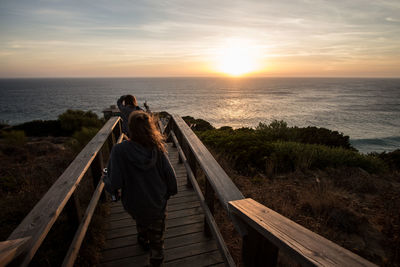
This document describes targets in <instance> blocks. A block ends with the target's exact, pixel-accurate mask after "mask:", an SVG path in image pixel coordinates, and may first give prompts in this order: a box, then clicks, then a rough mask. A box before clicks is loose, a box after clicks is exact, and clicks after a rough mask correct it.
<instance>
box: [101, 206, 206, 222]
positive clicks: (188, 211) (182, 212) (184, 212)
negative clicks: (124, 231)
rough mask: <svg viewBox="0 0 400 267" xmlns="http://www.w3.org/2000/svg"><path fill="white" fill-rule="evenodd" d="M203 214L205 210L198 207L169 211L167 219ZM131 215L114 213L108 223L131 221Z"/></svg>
mask: <svg viewBox="0 0 400 267" xmlns="http://www.w3.org/2000/svg"><path fill="white" fill-rule="evenodd" d="M201 213H203V210H202V209H201V208H200V207H199V206H197V207H194V208H188V209H184V210H178V211H169V212H168V215H167V219H175V218H180V217H185V216H190V215H195V214H201ZM131 218H132V217H131V215H129V214H128V213H127V212H125V213H114V214H111V215H110V217H109V218H108V221H109V222H110V223H112V222H115V221H120V220H125V219H131Z"/></svg>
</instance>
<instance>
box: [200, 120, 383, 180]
mask: <svg viewBox="0 0 400 267" xmlns="http://www.w3.org/2000/svg"><path fill="white" fill-rule="evenodd" d="M197 134H198V135H199V138H200V139H201V140H202V141H203V142H204V143H205V144H206V145H207V146H210V147H212V148H213V149H214V150H216V152H219V153H221V154H224V155H225V156H226V157H227V159H228V160H231V161H232V162H233V163H234V165H235V168H236V169H237V170H238V171H239V172H242V173H243V172H245V173H246V172H253V171H252V170H257V171H261V172H266V173H267V174H272V173H285V172H292V171H295V170H307V169H325V168H328V167H333V168H336V167H345V166H347V167H359V168H362V169H364V170H366V171H368V172H371V173H375V172H380V171H383V170H385V164H384V163H383V161H382V160H381V159H379V158H378V157H376V156H372V155H363V154H360V153H358V152H356V151H353V150H349V149H345V148H341V147H328V146H324V145H318V144H302V143H297V142H287V141H266V140H265V139H264V138H262V137H260V136H259V135H258V133H257V130H253V129H249V128H242V129H238V130H234V131H221V130H209V131H204V132H198V133H197Z"/></svg>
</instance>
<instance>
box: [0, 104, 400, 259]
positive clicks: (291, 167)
mask: <svg viewBox="0 0 400 267" xmlns="http://www.w3.org/2000/svg"><path fill="white" fill-rule="evenodd" d="M160 117H162V114H160ZM184 120H185V121H186V122H187V123H188V125H189V126H190V127H191V128H192V129H193V130H194V131H195V133H196V134H197V135H198V136H199V138H200V139H201V140H202V141H203V142H204V144H205V145H206V146H207V147H208V148H209V149H210V151H212V153H213V154H214V156H215V157H216V158H217V160H218V161H219V163H220V164H221V165H222V167H223V168H224V169H225V171H226V172H227V173H228V175H229V176H230V177H231V178H232V180H233V181H234V183H235V184H236V185H237V186H238V188H239V189H240V190H241V192H242V193H243V194H244V195H245V196H246V197H251V198H253V199H255V200H257V201H258V202H260V203H262V204H264V205H266V206H267V207H269V208H272V209H274V210H276V211H277V212H279V213H281V214H282V215H284V216H286V217H288V218H290V219H291V220H293V221H296V222H297V223H299V224H302V225H303V226H305V227H307V228H308V229H310V230H312V231H314V232H317V233H319V234H321V235H323V236H325V237H327V238H328V239H330V240H332V241H334V242H336V243H338V244H339V245H341V246H343V247H346V248H347V249H350V250H352V251H353V252H355V253H357V254H359V255H361V256H363V257H365V258H367V259H368V260H370V261H373V262H375V263H377V264H380V265H394V266H396V264H397V263H398V262H399V261H400V259H399V253H398V252H399V250H400V236H399V233H400V214H399V213H398V211H399V210H400V194H399V193H400V180H399V177H400V176H399V171H400V150H396V151H393V152H385V153H370V154H367V155H366V154H362V153H359V152H358V151H357V150H356V149H355V148H354V147H352V146H351V144H350V142H349V137H348V136H344V135H343V134H341V133H339V132H337V131H331V130H329V129H324V128H317V127H303V128H300V127H289V126H288V125H287V124H286V123H285V122H283V121H273V122H271V123H260V124H259V125H258V126H257V127H254V128H238V129H233V128H232V127H230V126H224V127H220V128H218V129H217V128H215V127H214V126H212V125H211V124H210V123H209V122H207V121H205V120H202V119H195V118H193V117H190V116H186V117H184ZM103 123H104V121H103V120H102V119H99V118H98V117H97V115H96V114H94V113H92V112H90V111H89V112H84V111H78V110H68V111H66V112H65V113H63V114H61V115H60V116H59V117H58V119H57V120H52V121H33V122H27V123H23V124H21V125H16V126H8V125H5V124H3V125H1V129H0V131H1V132H0V159H1V161H2V163H3V164H2V166H1V167H0V177H1V179H0V193H1V197H0V208H1V214H0V222H1V224H2V225H3V227H2V228H1V231H0V236H1V238H2V240H5V239H6V238H7V237H8V236H9V234H10V233H11V232H12V230H13V229H14V228H15V227H16V226H17V225H18V224H19V223H20V222H21V220H22V219H23V218H24V217H25V216H26V215H27V213H28V212H29V211H30V210H31V209H32V207H33V206H34V205H35V204H36V202H37V201H38V200H39V199H40V198H41V197H42V196H43V194H44V193H45V192H46V191H47V190H48V188H49V187H50V186H51V185H52V184H53V183H54V181H55V180H56V179H57V178H58V177H59V176H60V174H61V173H62V172H63V171H64V169H65V168H66V167H67V166H68V164H69V163H70V162H71V161H72V159H73V158H74V157H75V155H76V154H77V153H78V152H79V151H80V150H81V149H82V148H83V146H84V145H85V144H86V143H87V142H88V141H89V140H90V139H91V138H92V137H93V136H94V135H95V134H96V132H97V131H98V129H99V128H100V127H101V126H102V125H103ZM82 181H90V179H83V180H82ZM92 186H93V185H92V184H91V182H89V183H87V182H86V183H85V182H82V184H81V185H80V186H79V188H78V191H77V192H78V194H79V198H80V200H81V201H82V203H86V202H88V201H89V200H88V199H86V198H87V196H90V194H87V193H86V192H88V190H92V189H91V187H92ZM216 205H218V204H216ZM104 212H105V211H104V210H99V211H98V212H97V213H96V215H95V217H97V219H95V220H94V221H93V222H92V223H93V224H96V227H91V228H90V231H91V232H89V233H88V237H87V238H86V244H85V245H84V247H83V249H82V251H81V252H80V253H81V255H82V257H80V258H78V261H77V263H76V264H77V266H80V265H85V266H86V265H93V264H94V263H95V262H96V260H97V259H96V257H97V256H98V254H97V253H98V251H97V250H98V248H96V246H93V244H101V242H102V240H101V231H102V224H101V221H102V216H103V214H104ZM216 212H217V214H216V218H217V221H218V223H219V225H220V227H221V230H222V233H223V235H224V238H225V240H226V241H227V244H228V246H229V248H230V250H231V252H232V253H233V254H234V255H235V253H236V254H237V252H238V251H240V248H238V247H239V246H240V242H239V241H238V240H239V237H238V236H235V235H234V234H232V233H233V232H235V231H233V229H232V225H230V224H229V222H228V221H226V219H223V218H225V216H220V215H219V214H218V213H219V212H222V209H218V208H217V209H216ZM54 229H55V230H54V231H53V230H52V232H50V234H49V238H47V239H46V241H45V243H44V245H43V248H42V251H41V250H39V251H38V254H37V255H38V256H37V257H35V258H34V264H36V265H38V266H50V265H57V262H59V261H60V260H62V257H63V256H64V254H63V253H64V252H65V250H66V249H67V245H68V244H66V246H65V247H62V246H60V245H56V244H54V243H52V241H51V240H57V238H52V237H57V236H59V235H63V236H64V235H68V236H72V233H73V230H74V229H73V226H71V225H69V223H68V214H62V215H61V217H60V220H59V221H58V222H57V225H56V226H55V227H54ZM93 231H94V232H93ZM54 248H57V249H54ZM238 258H240V257H239V256H238V257H236V258H235V259H238ZM280 262H281V263H282V264H285V258H284V257H283V258H282V257H281V258H280Z"/></svg>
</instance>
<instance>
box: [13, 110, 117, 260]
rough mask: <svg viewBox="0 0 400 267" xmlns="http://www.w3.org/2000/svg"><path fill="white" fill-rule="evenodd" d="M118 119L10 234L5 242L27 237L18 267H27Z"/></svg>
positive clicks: (102, 130)
mask: <svg viewBox="0 0 400 267" xmlns="http://www.w3.org/2000/svg"><path fill="white" fill-rule="evenodd" d="M118 122H119V117H112V118H111V119H109V120H108V121H107V122H106V123H105V125H104V126H103V128H102V129H100V131H99V132H98V133H97V134H96V136H95V137H93V139H92V140H91V141H90V142H89V143H88V144H87V145H86V146H85V148H84V149H83V150H82V151H81V152H80V153H79V154H78V156H77V157H76V158H75V159H74V161H73V162H72V163H71V164H70V165H69V166H68V168H67V169H66V170H65V171H64V173H63V174H62V175H61V176H60V177H59V178H58V179H57V181H56V182H55V183H54V184H53V185H52V186H51V187H50V189H49V191H47V193H46V194H45V195H44V196H43V197H42V199H41V200H40V201H39V202H38V203H37V204H36V206H35V207H34V208H33V209H32V210H31V211H30V213H29V214H28V215H27V216H26V217H25V218H24V220H23V221H22V222H21V224H20V225H19V226H18V227H17V228H16V229H15V230H14V231H13V232H12V233H11V235H10V236H9V238H8V240H13V239H18V238H22V237H27V236H31V237H32V238H31V239H30V240H29V241H28V245H27V246H26V249H25V251H24V253H23V255H22V256H21V258H20V259H19V261H20V262H19V264H20V265H21V266H27V265H28V264H29V262H30V260H31V259H32V257H33V256H34V255H35V253H36V251H37V249H38V248H39V246H40V245H41V243H42V242H43V240H44V238H45V237H46V235H47V233H48V232H49V231H50V229H51V227H52V225H53V224H54V222H55V221H56V219H57V218H58V216H59V215H60V213H61V211H62V210H63V208H64V206H65V204H66V203H67V201H68V200H69V198H70V197H71V195H72V193H73V192H74V191H75V189H76V187H77V186H78V184H79V182H80V181H81V179H82V177H83V176H84V174H85V173H86V171H87V170H88V168H89V167H90V165H91V163H92V161H93V159H94V158H95V157H96V155H97V153H98V151H99V150H100V148H101V147H102V146H103V145H104V142H106V140H107V138H108V136H109V135H110V134H111V132H112V130H113V128H114V127H115V126H116V125H118Z"/></svg>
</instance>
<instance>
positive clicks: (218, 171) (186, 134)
mask: <svg viewBox="0 0 400 267" xmlns="http://www.w3.org/2000/svg"><path fill="white" fill-rule="evenodd" d="M172 119H173V121H174V122H175V124H176V126H177V127H178V128H179V130H180V131H181V133H182V136H183V138H184V139H185V140H186V142H187V143H188V145H189V147H190V150H191V151H192V153H193V154H194V156H195V158H196V161H197V163H198V164H199V165H200V168H201V169H202V170H203V172H204V174H205V175H206V177H207V180H208V181H209V182H210V184H211V186H212V187H213V189H214V192H215V194H216V195H217V196H218V199H219V201H220V202H221V204H222V207H224V208H225V210H227V211H228V212H229V209H228V202H229V201H232V200H238V199H243V198H244V196H243V194H242V193H241V192H240V191H239V189H238V188H237V187H236V185H235V184H234V183H233V182H232V180H231V179H230V178H229V176H228V175H227V174H226V173H225V171H224V170H223V169H222V167H221V166H220V165H219V164H218V162H217V161H216V160H215V159H214V157H213V156H212V155H211V153H210V152H209V151H208V149H207V148H206V147H205V146H204V144H203V143H202V142H201V141H200V139H199V138H198V137H197V136H196V134H195V133H194V132H193V131H192V130H191V129H190V128H189V126H188V125H187V124H186V122H185V121H184V120H183V119H182V118H181V117H180V116H178V115H176V114H173V115H172Z"/></svg>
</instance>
